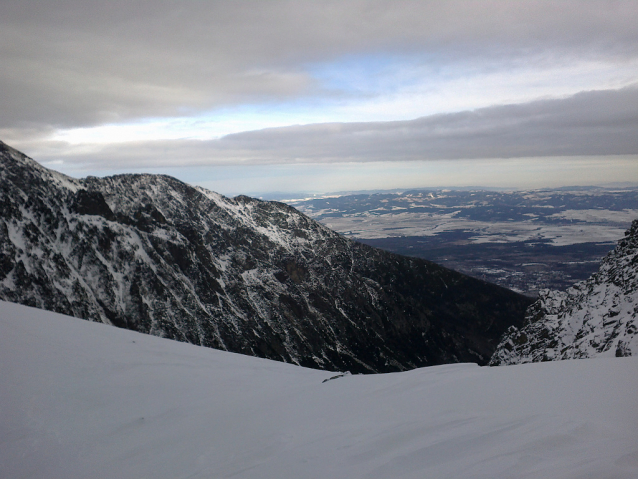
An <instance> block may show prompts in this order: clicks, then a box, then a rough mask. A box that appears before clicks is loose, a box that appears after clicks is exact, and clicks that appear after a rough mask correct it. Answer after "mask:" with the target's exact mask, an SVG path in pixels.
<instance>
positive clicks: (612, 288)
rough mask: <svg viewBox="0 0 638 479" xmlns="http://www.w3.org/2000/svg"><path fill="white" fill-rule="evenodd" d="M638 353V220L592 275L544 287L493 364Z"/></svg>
mask: <svg viewBox="0 0 638 479" xmlns="http://www.w3.org/2000/svg"><path fill="white" fill-rule="evenodd" d="M635 354H638V220H634V222H633V223H632V225H631V228H630V229H629V230H628V231H627V232H626V233H625V237H624V238H623V239H621V240H620V241H619V242H618V245H617V246H616V248H615V249H614V250H613V251H611V252H610V253H609V254H608V255H607V256H606V257H605V258H603V260H602V262H601V264H600V268H599V269H598V271H597V272H596V273H594V274H593V275H592V276H591V277H590V278H589V279H587V280H585V281H581V282H579V283H576V284H575V285H574V286H572V287H571V288H569V289H568V290H567V291H551V290H543V291H541V292H540V297H539V299H538V300H537V301H536V302H535V303H534V304H532V305H531V306H530V307H529V309H528V310H527V314H526V322H525V325H524V327H523V328H520V329H519V328H517V327H516V326H512V327H510V329H509V330H508V331H507V333H506V334H505V335H504V336H503V338H502V340H501V342H500V343H499V345H498V348H497V349H496V351H495V352H494V355H493V356H492V358H491V360H490V365H493V366H497V365H502V364H519V363H528V362H537V361H555V360H560V359H578V358H593V357H601V356H602V357H604V356H607V357H614V356H632V355H635Z"/></svg>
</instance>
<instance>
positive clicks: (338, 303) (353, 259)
mask: <svg viewBox="0 0 638 479" xmlns="http://www.w3.org/2000/svg"><path fill="white" fill-rule="evenodd" d="M0 299H4V300H6V301H12V302H16V303H21V304H25V305H28V306H35V307H38V308H41V309H46V310H50V311H55V312H59V313H64V314H68V315H71V316H75V317H79V318H84V319H89V320H93V321H100V322H103V323H107V324H113V325H116V326H119V327H124V328H128V329H132V330H136V331H140V332H145V333H150V334H153V335H157V336H163V337H167V338H172V339H177V340H180V341H186V342H189V343H193V344H198V345H202V346H209V347H213V348H218V349H223V350H228V351H234V352H239V353H244V354H249V355H254V356H259V357H267V358H271V359H277V360H280V361H285V362H291V363H296V364H301V365H304V366H309V367H316V368H323V369H332V370H341V371H343V370H350V371H352V372H381V371H397V370H404V369H410V368H414V367H417V366H424V365H432V364H442V363H449V362H459V361H473V362H478V363H482V364H485V363H486V362H487V361H488V360H489V358H490V356H491V354H492V353H493V351H494V348H495V347H496V345H497V343H498V340H499V338H500V336H501V335H502V334H503V332H505V330H506V329H507V328H508V327H509V326H510V325H512V324H514V325H519V326H520V325H521V324H522V321H523V317H524V311H525V308H526V307H527V306H528V305H529V303H530V301H529V300H528V299H527V298H525V297H523V296H520V295H518V294H515V293H513V292H511V291H508V290H505V289H502V288H499V287H496V286H494V285H490V284H488V283H485V282H481V281H478V280H475V279H471V278H468V277H466V276H463V275H461V274H459V273H456V272H453V271H450V270H447V269H445V268H442V267H440V266H437V265H435V264H433V263H430V262H427V261H424V260H419V259H414V258H405V257H402V256H398V255H394V254H391V253H387V252H384V251H381V250H377V249H374V248H371V247H369V246H365V245H362V244H359V243H356V242H354V241H351V240H348V239H345V238H343V237H342V236H340V235H339V234H337V233H335V232H333V231H331V230H329V229H328V228H326V227H324V226H322V225H321V224H320V223H317V222H316V221H314V220H311V219H310V218H308V217H307V216H305V215H303V214H301V213H299V212H298V211H296V210H295V209H293V208H292V207H289V206H286V205H284V204H281V203H275V202H263V201H259V200H255V199H251V198H247V197H237V198H234V199H229V198H225V197H223V196H221V195H218V194H216V193H213V192H210V191H207V190H204V189H201V188H193V187H191V186H188V185H186V184H184V183H182V182H180V181H178V180H176V179H174V178H171V177H168V176H160V175H119V176H113V177H109V178H93V177H89V178H86V179H84V180H76V179H72V178H68V177H66V176H64V175H61V174H59V173H56V172H53V171H50V170H47V169H45V168H43V167H42V166H40V165H38V164H37V163H36V162H35V161H33V160H31V159H29V158H27V157H26V156H24V155H23V154H21V153H19V152H18V151H16V150H14V149H12V148H10V147H8V146H6V145H4V144H1V143H0Z"/></svg>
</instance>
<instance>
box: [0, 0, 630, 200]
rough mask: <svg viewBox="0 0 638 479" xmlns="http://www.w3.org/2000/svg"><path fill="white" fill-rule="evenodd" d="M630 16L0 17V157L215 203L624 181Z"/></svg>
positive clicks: (144, 4)
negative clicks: (178, 190) (8, 152)
mask: <svg viewBox="0 0 638 479" xmlns="http://www.w3.org/2000/svg"><path fill="white" fill-rule="evenodd" d="M636 18H638V2H636V1H615V0H614V1H612V0H610V1H589V2H581V1H577V0H565V1H560V0H556V1H551V2H550V1H529V0H521V1H516V2H513V1H504V0H485V1H471V0H469V1H461V0H450V1H446V2H439V1H410V0H400V1H392V2H390V1H371V0H368V1H364V0H353V1H347V2H343V1H316V2H298V1H280V0H277V1H269V2H252V1H241V0H240V1H233V2H227V1H207V2H199V1H182V2H171V1H157V0H156V1H110V2H88V1H86V0H85V1H80V0H62V1H58V2H36V1H34V0H5V1H3V2H2V3H1V4H0V59H1V60H2V65H3V68H2V69H1V70H0V91H2V92H3V93H2V96H0V140H2V141H4V142H6V143H8V144H9V145H11V146H13V147H16V148H18V149H20V150H22V151H24V152H25V153H26V154H28V155H29V156H32V157H33V158H35V159H36V160H38V161H40V162H41V163H43V164H44V165H45V166H47V167H50V168H53V169H56V170H58V171H62V172H64V173H67V174H70V175H72V176H86V175H98V176H103V175H106V174H114V173H123V172H142V171H145V172H157V173H167V174H171V175H173V176H176V177H178V178H180V179H183V180H184V181H187V182H189V183H193V184H199V185H202V186H205V187H208V188H210V189H213V190H216V191H219V192H221V193H225V194H238V193H254V192H260V193H268V192H274V191H281V192H302V191H303V192H329V191H339V190H350V191H353V190H362V189H391V188H415V187H427V186H469V185H477V186H478V185H482V186H500V187H530V188H540V187H552V186H563V185H589V184H595V185H603V184H610V183H618V182H623V183H634V184H636V183H638V22H636V21H635V19H636Z"/></svg>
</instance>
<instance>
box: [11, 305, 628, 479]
mask: <svg viewBox="0 0 638 479" xmlns="http://www.w3.org/2000/svg"><path fill="white" fill-rule="evenodd" d="M0 364H1V365H2V366H1V369H0V371H1V377H0V477H3V478H17V477H20V478H65V479H73V478H82V479H84V478H88V477H90V478H135V479H141V478H154V479H157V478H167V479H176V478H224V477H234V478H259V479H267V478H273V479H282V478H295V479H303V478H314V479H316V478H326V479H328V478H330V479H335V478H384V479H387V478H419V479H422V478H444V477H455V478H456V477H468V478H469V477H471V478H490V479H492V478H495V477H499V478H510V477H512V478H513V477H516V478H524V477H530V478H585V477H587V478H627V479H628V478H635V477H637V476H638V408H637V407H636V405H637V402H636V401H637V399H636V398H637V397H638V367H637V366H638V358H636V357H628V358H605V359H591V360H583V361H562V362H547V363H538V364H526V365H519V366H508V367H500V368H488V367H483V368H481V367H478V366H476V365H473V364H455V365H446V366H436V367H429V368H422V369H415V370H412V371H409V372H402V373H391V374H380V375H365V376H361V375H353V376H345V377H340V378H336V379H333V380H330V381H327V382H324V381H325V380H326V379H328V378H330V377H331V376H334V373H329V372H326V371H319V370H312V369H305V368H302V367H299V366H293V365H290V364H284V363H280V362H274V361H270V360H266V359H259V358H253V357H248V356H242V355H238V354H233V353H229V352H223V351H217V350H213V349H208V348H202V347H197V346H193V345H190V344H186V343H179V342H175V341H170V340H166V339H161V338H157V337H153V336H150V335H144V334H140V333H136V332H132V331H128V330H123V329H117V328H112V327H108V326H106V325H103V324H98V323H90V322H87V321H82V320H80V319H75V318H71V317H67V316H62V315H59V314H55V313H51V312H45V311H41V310H37V309H32V308H28V307H25V306H20V305H16V304H12V303H6V302H0Z"/></svg>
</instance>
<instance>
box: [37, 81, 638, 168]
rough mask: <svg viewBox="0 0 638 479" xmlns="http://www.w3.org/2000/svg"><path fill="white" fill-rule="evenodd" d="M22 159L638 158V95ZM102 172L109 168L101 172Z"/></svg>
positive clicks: (148, 164) (596, 94) (46, 148)
mask: <svg viewBox="0 0 638 479" xmlns="http://www.w3.org/2000/svg"><path fill="white" fill-rule="evenodd" d="M27 153H29V154H31V155H32V156H34V157H36V158H38V159H39V160H41V161H42V160H44V161H54V160H63V161H64V163H65V168H85V169H92V170H100V169H109V170H113V169H118V168H123V169H130V168H134V169H144V168H155V167H174V166H187V165H199V166H203V165H223V164H226V165H228V164H296V163H314V162H318V163H331V162H348V161H353V162H366V161H405V160H438V159H472V158H517V157H518V158H520V157H540V156H575V155H620V154H632V155H633V154H638V87H631V88H624V89H621V90H607V91H592V92H583V93H579V94H577V95H574V96H571V97H568V98H565V99H560V100H542V101H535V102H531V103H525V104H518V105H506V106H495V107H489V108H482V109H478V110H475V111H466V112H461V113H454V114H443V115H434V116H430V117H424V118H419V119H416V120H411V121H395V122H370V123H348V124H345V123H329V124H314V125H306V126H291V127H283V128H271V129H266V130H260V131H252V132H244V133H238V134H233V135H228V136H226V137H224V138H221V139H219V140H211V141H192V140H190V141H189V140H176V141H154V142H136V143H120V144H111V145H107V146H105V147H104V148H103V149H101V150H99V151H92V150H83V149H81V148H78V147H73V146H69V145H66V144H62V143H42V144H40V145H34V148H33V150H29V149H27ZM106 165H108V167H107V166H106Z"/></svg>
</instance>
